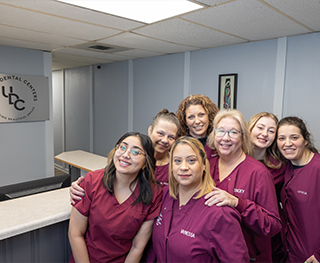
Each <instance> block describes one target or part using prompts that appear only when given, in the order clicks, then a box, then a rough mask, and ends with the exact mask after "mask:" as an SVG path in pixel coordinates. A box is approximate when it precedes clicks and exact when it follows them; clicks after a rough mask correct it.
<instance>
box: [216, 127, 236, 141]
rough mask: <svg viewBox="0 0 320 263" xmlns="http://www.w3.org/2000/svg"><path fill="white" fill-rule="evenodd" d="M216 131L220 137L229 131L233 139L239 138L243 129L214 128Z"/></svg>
mask: <svg viewBox="0 0 320 263" xmlns="http://www.w3.org/2000/svg"><path fill="white" fill-rule="evenodd" d="M214 132H215V134H216V137H218V138H222V137H223V136H224V135H225V134H226V133H228V135H229V137H230V138H231V139H238V138H239V136H240V135H241V133H242V132H241V131H237V130H230V131H225V130H223V129H214Z"/></svg>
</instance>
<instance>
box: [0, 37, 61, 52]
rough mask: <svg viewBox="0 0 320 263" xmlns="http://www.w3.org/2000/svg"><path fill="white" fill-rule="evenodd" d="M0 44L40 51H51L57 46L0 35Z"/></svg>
mask: <svg viewBox="0 0 320 263" xmlns="http://www.w3.org/2000/svg"><path fill="white" fill-rule="evenodd" d="M0 45H3V46H13V47H20V48H27V49H36V50H42V51H51V50H53V49H56V48H58V46H54V45H50V44H43V43H37V42H30V41H24V40H19V39H12V38H6V37H2V36H1V37H0Z"/></svg>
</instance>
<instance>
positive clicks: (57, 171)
mask: <svg viewBox="0 0 320 263" xmlns="http://www.w3.org/2000/svg"><path fill="white" fill-rule="evenodd" d="M65 174H67V173H66V172H65V171H63V170H60V169H57V168H54V176H59V175H65Z"/></svg>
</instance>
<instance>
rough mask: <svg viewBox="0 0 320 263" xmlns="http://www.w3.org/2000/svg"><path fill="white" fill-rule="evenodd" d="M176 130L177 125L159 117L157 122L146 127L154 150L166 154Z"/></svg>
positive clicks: (173, 139)
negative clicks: (152, 125)
mask: <svg viewBox="0 0 320 263" xmlns="http://www.w3.org/2000/svg"><path fill="white" fill-rule="evenodd" d="M177 132H178V127H177V126H176V125H175V124H174V123H172V122H169V121H166V120H164V119H160V120H159V121H158V123H157V124H156V125H155V126H154V127H153V129H152V127H151V126H150V127H149V129H148V135H149V137H150V139H151V141H152V143H153V145H154V150H155V152H156V153H158V154H167V153H168V151H169V150H170V148H171V146H172V144H173V143H174V142H175V138H176V135H177Z"/></svg>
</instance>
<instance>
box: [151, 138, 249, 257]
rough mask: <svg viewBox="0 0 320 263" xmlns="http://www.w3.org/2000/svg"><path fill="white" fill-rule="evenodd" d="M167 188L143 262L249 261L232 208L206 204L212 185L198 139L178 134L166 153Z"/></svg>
mask: <svg viewBox="0 0 320 263" xmlns="http://www.w3.org/2000/svg"><path fill="white" fill-rule="evenodd" d="M169 171H170V172H169V188H168V187H165V188H163V202H162V206H161V213H160V216H159V217H158V218H157V219H156V220H155V221H154V228H153V234H152V241H153V252H154V255H155V258H152V257H148V262H154V261H156V262H228V263H229V262H239V263H240V262H249V254H248V249H247V247H246V243H245V241H244V237H243V234H242V231H241V227H240V222H239V221H240V219H241V217H240V214H239V212H238V211H236V210H235V209H233V208H231V207H228V206H224V207H218V206H213V207H208V206H206V205H205V204H204V203H205V200H204V196H205V194H206V193H208V192H210V191H211V189H212V187H214V182H213V179H212V177H211V175H210V169H209V162H208V160H207V158H206V154H205V151H204V148H203V146H202V144H201V143H200V142H199V141H198V140H197V139H195V138H192V137H190V136H186V137H181V138H179V139H178V140H177V141H176V143H175V144H174V145H173V146H172V150H171V153H170V169H169Z"/></svg>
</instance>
